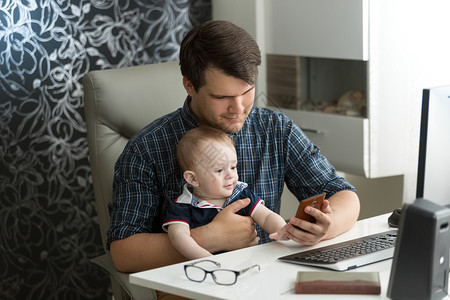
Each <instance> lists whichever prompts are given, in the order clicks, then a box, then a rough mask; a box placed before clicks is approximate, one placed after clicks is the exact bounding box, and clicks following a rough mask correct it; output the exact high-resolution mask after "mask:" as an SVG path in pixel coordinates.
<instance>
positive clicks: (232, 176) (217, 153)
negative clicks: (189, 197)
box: [195, 143, 239, 200]
mask: <svg viewBox="0 0 450 300" xmlns="http://www.w3.org/2000/svg"><path fill="white" fill-rule="evenodd" d="M195 174H196V176H197V180H198V183H199V187H198V188H197V189H196V190H197V196H198V197H199V198H201V199H212V200H215V199H223V198H227V197H229V196H230V195H231V193H232V192H233V189H234V187H235V186H236V183H237V181H238V178H239V177H238V174H237V156H236V150H235V148H234V147H233V146H232V145H228V144H222V143H211V144H206V145H205V147H203V149H202V153H201V155H199V159H198V160H197V165H196V167H195Z"/></svg>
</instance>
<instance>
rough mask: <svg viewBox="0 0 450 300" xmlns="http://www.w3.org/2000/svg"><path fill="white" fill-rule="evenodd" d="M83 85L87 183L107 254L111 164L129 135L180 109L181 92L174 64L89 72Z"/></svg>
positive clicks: (178, 72) (182, 99)
mask: <svg viewBox="0 0 450 300" xmlns="http://www.w3.org/2000/svg"><path fill="white" fill-rule="evenodd" d="M83 87H84V102H85V103H84V105H85V106H84V107H85V115H86V127H87V137H88V146H89V157H90V164H91V172H92V181H93V185H94V193H95V200H96V208H97V214H98V223H99V225H100V231H101V235H102V242H103V247H104V248H105V251H106V232H107V231H108V228H109V224H110V218H109V214H108V203H109V202H110V201H111V197H112V182H113V175H114V164H115V162H116V160H117V158H118V156H119V155H120V154H121V153H122V151H123V148H124V147H125V145H126V143H127V142H128V140H129V139H130V137H132V136H133V135H134V134H136V133H137V132H138V131H139V130H140V129H142V128H143V127H144V126H146V125H147V124H149V123H150V122H151V121H153V120H155V119H156V118H158V117H160V116H163V115H164V114H166V113H169V112H171V111H174V110H175V109H177V108H179V107H181V106H182V105H183V103H184V99H185V98H186V91H185V90H184V88H183V84H182V76H181V73H180V68H179V65H178V62H168V63H160V64H153V65H144V66H138V67H128V68H122V69H110V70H101V71H91V72H89V73H87V74H86V75H85V76H84V78H83Z"/></svg>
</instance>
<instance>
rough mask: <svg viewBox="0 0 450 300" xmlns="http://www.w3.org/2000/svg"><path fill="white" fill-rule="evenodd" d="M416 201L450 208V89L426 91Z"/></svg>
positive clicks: (448, 87)
mask: <svg viewBox="0 0 450 300" xmlns="http://www.w3.org/2000/svg"><path fill="white" fill-rule="evenodd" d="M416 198H424V199H427V200H429V201H431V202H434V203H436V204H439V205H441V206H448V207H450V85H449V86H440V87H434V88H429V89H424V90H423V97H422V119H421V126H420V143H419V167H418V176H417V191H416Z"/></svg>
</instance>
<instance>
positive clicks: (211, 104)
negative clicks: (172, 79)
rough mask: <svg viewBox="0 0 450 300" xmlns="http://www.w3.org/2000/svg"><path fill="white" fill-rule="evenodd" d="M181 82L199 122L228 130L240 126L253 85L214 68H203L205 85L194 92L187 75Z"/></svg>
mask: <svg viewBox="0 0 450 300" xmlns="http://www.w3.org/2000/svg"><path fill="white" fill-rule="evenodd" d="M183 84H184V87H185V88H186V91H187V93H188V94H189V95H190V96H191V97H192V101H191V103H190V108H191V110H192V112H193V113H194V115H195V117H196V118H197V120H198V121H199V122H200V124H204V125H208V126H211V127H214V128H217V129H220V130H223V131H225V132H227V133H235V132H238V131H239V130H241V129H242V126H244V122H245V120H246V119H247V117H248V114H249V113H250V111H251V109H252V107H253V103H254V99H255V86H254V85H249V84H248V83H246V82H245V81H243V80H241V79H238V78H235V77H232V76H228V75H226V74H224V73H223V72H222V71H221V70H219V69H215V68H208V69H206V70H205V85H204V86H202V87H201V88H199V89H198V91H197V92H196V91H195V89H194V87H193V86H192V84H191V82H190V81H189V80H187V79H186V78H183Z"/></svg>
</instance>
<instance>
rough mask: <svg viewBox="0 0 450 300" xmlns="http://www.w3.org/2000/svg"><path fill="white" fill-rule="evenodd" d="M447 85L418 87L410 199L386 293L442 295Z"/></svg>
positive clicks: (447, 255) (449, 242) (449, 249)
mask: <svg viewBox="0 0 450 300" xmlns="http://www.w3.org/2000/svg"><path fill="white" fill-rule="evenodd" d="M449 116H450V86H442V87H435V88H430V89H424V90H423V95H422V118H421V124H420V141H419V162H418V172H417V173H418V175H417V190H416V198H417V199H416V201H415V202H414V203H412V204H411V205H408V204H405V205H403V208H402V210H401V214H400V224H399V237H398V242H397V245H396V249H395V255H394V261H393V263H392V270H391V277H390V280H389V287H388V293H387V294H388V296H389V297H391V298H392V299H408V300H414V299H421V300H422V299H442V298H443V297H444V296H446V295H448V280H449V269H450V228H449V226H450V224H449V223H450V209H449V208H450V184H449V179H448V170H449V169H450V156H449V155H448V147H450V134H449V132H450V118H449Z"/></svg>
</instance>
